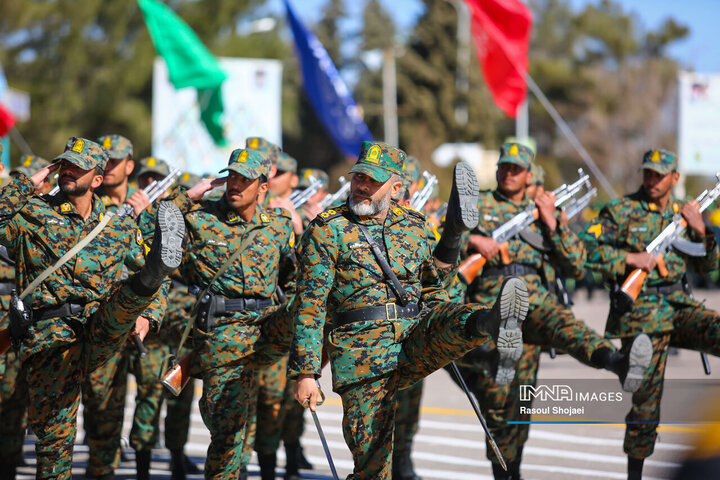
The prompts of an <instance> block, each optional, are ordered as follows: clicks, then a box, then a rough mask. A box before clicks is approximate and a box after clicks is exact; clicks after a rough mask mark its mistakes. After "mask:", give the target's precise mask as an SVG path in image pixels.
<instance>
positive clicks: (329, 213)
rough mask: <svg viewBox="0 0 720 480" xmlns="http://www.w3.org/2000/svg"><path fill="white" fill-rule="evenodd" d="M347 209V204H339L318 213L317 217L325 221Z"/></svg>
mask: <svg viewBox="0 0 720 480" xmlns="http://www.w3.org/2000/svg"><path fill="white" fill-rule="evenodd" d="M348 211H349V209H348V207H347V205H341V206H339V207H337V208H331V209H330V210H325V211H324V212H322V213H321V214H320V215H318V216H317V218H318V219H319V220H320V221H321V222H322V223H327V222H329V221H330V220H333V219H335V218H338V217H341V216H342V215H343V214H344V213H346V212H348Z"/></svg>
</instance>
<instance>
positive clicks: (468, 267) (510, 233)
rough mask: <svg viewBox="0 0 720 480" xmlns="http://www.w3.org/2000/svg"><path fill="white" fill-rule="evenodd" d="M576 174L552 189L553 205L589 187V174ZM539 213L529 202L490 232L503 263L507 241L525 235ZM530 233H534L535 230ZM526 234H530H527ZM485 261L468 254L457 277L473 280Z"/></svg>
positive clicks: (507, 257) (506, 257)
mask: <svg viewBox="0 0 720 480" xmlns="http://www.w3.org/2000/svg"><path fill="white" fill-rule="evenodd" d="M578 176H579V178H578V180H577V181H576V182H575V183H572V184H570V185H566V184H563V185H561V186H559V187H558V188H556V189H555V190H553V192H552V193H553V195H555V198H556V200H555V207H560V206H562V205H564V204H565V203H567V202H568V201H569V200H570V199H572V198H573V197H575V195H577V194H578V193H580V191H581V190H582V189H583V188H584V187H586V188H588V190H589V189H590V187H591V184H590V176H589V175H586V174H585V173H584V172H583V170H582V168H580V169H578ZM539 215H540V214H539V212H538V209H537V207H536V206H535V205H534V204H530V205H528V207H527V208H526V209H525V210H524V211H522V212H520V213H518V214H517V215H515V216H514V217H513V218H512V219H510V221H508V222H506V223H504V224H503V225H500V226H499V227H498V228H496V229H495V230H494V231H493V232H492V238H493V240H495V241H496V242H498V243H499V244H500V257H501V259H502V263H503V265H509V264H510V263H512V262H511V260H510V251H509V246H510V245H509V243H508V242H509V241H510V240H511V239H512V238H514V237H517V236H519V235H521V234H523V235H525V232H524V231H525V230H526V229H527V228H528V227H529V226H530V225H532V224H533V222H535V221H536V220H537V219H538V218H539ZM531 233H532V234H534V233H535V232H531ZM535 235H537V234H535ZM528 236H531V235H529V234H528ZM486 262H487V259H486V258H485V257H483V256H482V255H481V254H479V253H474V254H472V255H470V256H469V257H468V258H467V259H465V261H464V262H463V263H462V264H461V265H460V268H459V270H458V278H460V280H462V281H463V282H465V283H466V284H468V285H469V284H470V283H472V282H473V280H475V277H477V275H478V273H480V270H482V268H483V267H484V266H485V263H486Z"/></svg>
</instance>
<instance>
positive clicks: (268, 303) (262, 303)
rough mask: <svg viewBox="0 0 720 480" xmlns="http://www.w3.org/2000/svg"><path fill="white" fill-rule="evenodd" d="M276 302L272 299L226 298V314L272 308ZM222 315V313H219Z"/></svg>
mask: <svg viewBox="0 0 720 480" xmlns="http://www.w3.org/2000/svg"><path fill="white" fill-rule="evenodd" d="M273 305H274V302H273V301H272V299H271V298H226V299H225V311H226V312H245V311H257V310H262V309H264V308H268V307H272V306H273ZM217 313H222V312H217Z"/></svg>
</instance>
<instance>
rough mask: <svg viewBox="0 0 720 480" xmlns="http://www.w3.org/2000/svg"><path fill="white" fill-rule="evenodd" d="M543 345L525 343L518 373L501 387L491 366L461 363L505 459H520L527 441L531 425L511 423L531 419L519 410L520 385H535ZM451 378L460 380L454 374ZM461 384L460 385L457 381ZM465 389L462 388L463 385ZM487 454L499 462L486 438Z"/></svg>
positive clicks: (469, 386) (513, 460)
mask: <svg viewBox="0 0 720 480" xmlns="http://www.w3.org/2000/svg"><path fill="white" fill-rule="evenodd" d="M541 351H542V349H541V347H538V346H535V345H528V344H523V353H522V355H521V356H520V359H519V360H518V363H517V365H516V367H515V368H516V371H517V374H516V375H515V378H514V379H513V381H512V383H511V384H510V385H506V386H500V385H497V384H496V383H495V381H494V378H493V374H492V372H491V369H490V368H488V367H487V365H480V364H475V365H472V366H471V365H470V364H469V363H468V362H460V364H459V365H458V369H459V370H460V374H461V375H462V376H463V379H464V380H465V383H466V384H467V386H468V388H469V389H470V392H471V393H472V394H473V395H474V396H475V398H477V400H478V403H479V404H480V409H481V410H482V412H483V415H484V416H485V420H486V421H487V425H488V428H489V429H490V433H492V436H493V439H494V440H495V443H496V444H497V446H498V447H499V448H500V452H502V455H503V458H504V459H505V461H506V462H508V463H509V462H515V461H517V462H519V461H520V460H521V458H522V450H523V447H524V445H525V442H527V439H528V434H529V431H530V425H529V424H527V423H524V424H512V423H509V422H513V421H520V422H526V421H529V420H530V415H528V414H521V413H520V385H535V384H536V383H537V371H538V366H539V364H540V353H541ZM451 378H452V379H453V381H455V383H458V381H457V379H456V378H455V376H454V375H452V374H451ZM458 386H460V384H459V383H458ZM461 388H462V387H461ZM485 455H487V458H488V460H490V461H491V462H492V463H495V464H497V465H499V464H500V462H499V460H498V459H497V457H496V456H495V454H494V453H493V450H492V447H490V443H489V442H487V441H486V448H485Z"/></svg>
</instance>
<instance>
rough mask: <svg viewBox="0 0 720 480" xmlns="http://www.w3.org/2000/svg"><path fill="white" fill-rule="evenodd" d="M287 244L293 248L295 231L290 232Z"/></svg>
mask: <svg viewBox="0 0 720 480" xmlns="http://www.w3.org/2000/svg"><path fill="white" fill-rule="evenodd" d="M288 245H290V248H293V247H294V246H295V232H290V240H289V241H288Z"/></svg>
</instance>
